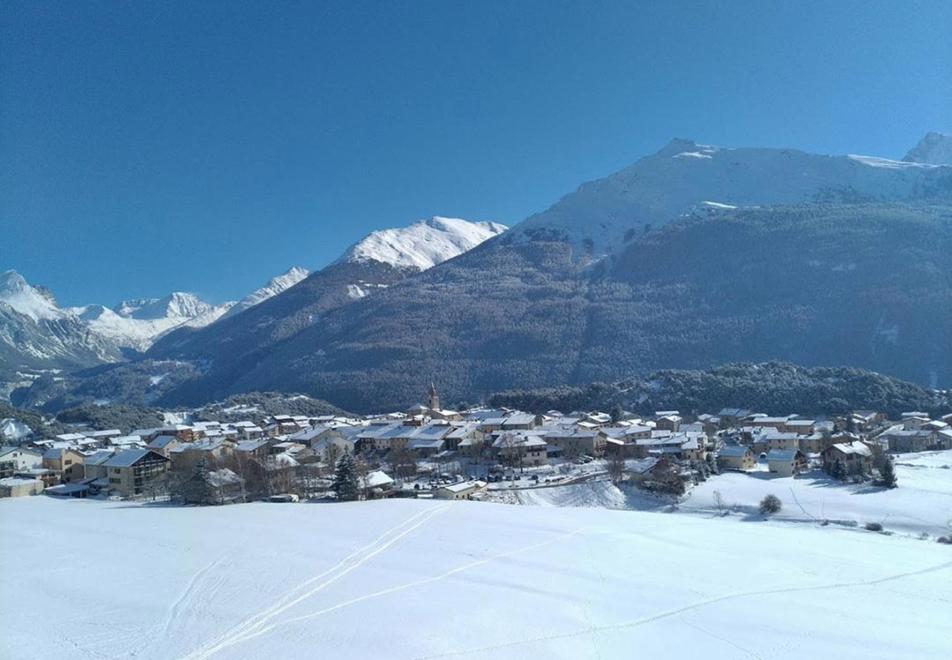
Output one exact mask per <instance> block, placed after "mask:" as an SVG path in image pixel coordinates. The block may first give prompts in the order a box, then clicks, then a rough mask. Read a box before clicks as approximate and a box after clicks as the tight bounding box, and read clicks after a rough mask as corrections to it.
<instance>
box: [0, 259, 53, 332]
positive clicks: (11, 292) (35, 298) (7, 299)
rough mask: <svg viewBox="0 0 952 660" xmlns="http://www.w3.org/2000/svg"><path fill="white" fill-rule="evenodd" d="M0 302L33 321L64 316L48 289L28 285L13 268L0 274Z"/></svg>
mask: <svg viewBox="0 0 952 660" xmlns="http://www.w3.org/2000/svg"><path fill="white" fill-rule="evenodd" d="M0 303H5V304H7V305H9V306H10V307H12V308H13V309H14V310H16V311H17V312H18V313H20V314H23V315H25V316H29V317H30V318H31V319H33V320H34V321H39V320H40V319H61V318H63V317H64V316H66V314H65V312H63V311H62V310H61V309H60V308H59V307H58V306H57V304H56V299H55V298H54V297H53V295H52V293H50V291H49V290H48V289H44V288H41V287H34V286H32V285H30V283H29V282H27V281H26V280H25V279H24V278H23V276H22V275H20V274H19V273H18V272H16V271H15V270H8V271H5V272H4V273H2V274H0Z"/></svg>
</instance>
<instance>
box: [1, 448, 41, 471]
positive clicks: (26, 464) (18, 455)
mask: <svg viewBox="0 0 952 660" xmlns="http://www.w3.org/2000/svg"><path fill="white" fill-rule="evenodd" d="M42 464H43V454H42V453H40V452H38V451H35V450H33V449H30V448H28V447H0V478H4V477H12V476H13V475H14V473H16V472H21V471H23V470H30V469H33V468H38V467H40V466H41V465H42Z"/></svg>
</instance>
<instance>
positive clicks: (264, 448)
mask: <svg viewBox="0 0 952 660" xmlns="http://www.w3.org/2000/svg"><path fill="white" fill-rule="evenodd" d="M270 453H271V445H269V444H268V441H267V439H265V438H257V439H255V440H239V441H238V442H237V443H235V454H236V455H237V456H238V457H239V458H243V459H251V458H255V459H258V460H264V459H266V458H267V457H268V454H270Z"/></svg>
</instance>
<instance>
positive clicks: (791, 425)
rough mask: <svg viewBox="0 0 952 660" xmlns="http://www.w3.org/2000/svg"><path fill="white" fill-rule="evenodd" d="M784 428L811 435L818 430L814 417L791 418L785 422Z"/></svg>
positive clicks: (792, 431) (790, 431)
mask: <svg viewBox="0 0 952 660" xmlns="http://www.w3.org/2000/svg"><path fill="white" fill-rule="evenodd" d="M783 430H784V431H786V432H787V433H796V434H797V435H810V434H811V433H813V431H814V430H816V421H815V420H812V419H791V420H789V421H788V422H787V423H786V424H784V427H783Z"/></svg>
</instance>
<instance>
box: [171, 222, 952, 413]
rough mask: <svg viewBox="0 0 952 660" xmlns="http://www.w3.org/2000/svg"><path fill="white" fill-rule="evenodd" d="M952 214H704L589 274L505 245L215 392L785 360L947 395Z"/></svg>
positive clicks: (362, 398) (503, 380) (378, 397)
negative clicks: (863, 371) (875, 374)
mask: <svg viewBox="0 0 952 660" xmlns="http://www.w3.org/2000/svg"><path fill="white" fill-rule="evenodd" d="M950 249H952V211H950V210H949V209H948V208H946V207H924V206H907V205H883V204H861V205H842V206H841V205H804V206H795V207H777V208H763V209H750V210H736V211H717V212H713V213H711V212H704V213H703V214H698V215H695V216H691V217H688V218H684V219H682V220H681V221H679V222H677V223H674V224H673V225H671V226H669V227H667V228H663V229H660V230H658V231H655V232H650V233H648V234H643V235H641V236H639V237H638V238H637V239H636V240H635V241H634V243H633V244H632V245H630V246H629V248H628V249H626V250H625V251H623V252H621V253H620V254H619V255H618V256H617V258H616V259H613V260H609V261H605V262H604V263H602V264H600V265H598V266H596V267H590V268H582V267H581V266H580V263H579V261H578V260H577V259H576V258H575V256H577V255H575V254H574V253H573V251H572V247H571V245H570V244H568V243H565V242H562V241H548V240H534V241H529V242H522V241H514V240H511V237H510V236H503V237H501V238H499V239H496V240H494V241H490V242H488V243H486V244H484V245H482V246H480V247H479V248H476V249H475V250H472V251H471V252H469V253H467V254H465V255H462V256H461V257H459V258H457V259H455V260H453V261H451V262H447V263H445V264H443V265H441V266H439V267H436V268H434V269H431V270H429V271H426V272H425V273H422V274H420V275H418V276H416V277H414V278H412V279H410V280H406V281H404V282H402V283H399V284H397V285H394V286H392V287H390V288H389V289H387V290H385V291H381V292H380V293H379V294H377V295H376V296H373V297H371V298H368V299H367V300H362V301H360V302H359V303H358V304H354V305H349V306H346V307H342V308H339V309H336V310H331V311H330V312H328V313H327V314H326V315H325V316H324V317H323V318H322V322H321V323H320V324H315V325H312V326H310V327H308V328H306V329H304V330H302V331H301V332H300V333H298V334H297V335H295V336H293V337H290V338H289V339H287V340H286V341H284V342H281V343H280V344H277V345H275V346H274V348H273V349H272V350H270V351H268V352H267V354H265V355H262V356H261V358H260V360H257V361H256V362H255V364H254V365H249V366H250V368H247V369H243V370H241V371H240V372H235V373H234V374H232V376H233V378H229V379H228V380H227V381H219V380H215V379H214V378H213V379H212V380H210V381H208V380H205V381H204V382H203V380H202V379H199V380H198V381H196V382H195V383H190V384H189V385H188V388H189V389H187V390H186V389H185V388H182V389H180V390H178V391H177V392H170V393H169V395H168V396H169V398H168V399H166V401H167V402H168V403H177V402H178V400H177V398H176V397H177V396H178V394H179V393H182V394H183V395H186V394H187V396H185V398H184V399H183V400H185V401H187V400H188V396H192V395H194V396H197V397H201V396H206V395H207V394H206V393H208V392H211V393H212V394H213V398H220V397H221V396H222V395H224V394H228V393H230V392H237V391H242V390H268V389H282V390H288V391H302V392H307V393H309V394H311V395H313V396H317V397H319V398H325V399H328V400H330V401H331V402H333V403H335V404H337V405H340V406H341V407H343V408H346V409H349V410H355V411H358V412H359V411H366V410H372V409H379V408H387V407H402V406H406V405H409V404H412V403H413V402H415V401H416V399H417V398H419V396H420V392H421V391H422V383H425V382H427V381H428V380H429V379H430V378H434V379H435V380H436V382H437V384H438V386H439V387H440V389H441V390H442V391H443V393H444V397H445V398H446V399H447V400H448V401H459V400H463V399H465V400H469V401H473V400H475V399H478V398H481V397H483V396H486V395H488V394H490V393H492V392H497V391H499V390H502V389H507V388H512V387H519V388H526V387H528V388H532V387H544V386H552V385H558V384H585V383H590V382H594V381H614V380H619V379H622V378H625V377H629V376H631V375H632V374H639V373H640V374H644V373H648V372H650V371H653V370H657V369H661V368H690V369H694V368H708V367H711V366H714V365H717V364H721V363H725V362H735V361H768V360H774V359H780V360H787V361H791V362H796V363H798V364H803V365H806V366H811V365H842V364H849V365H853V366H858V367H863V368H868V369H873V370H875V371H880V372H883V373H887V374H890V375H896V376H900V377H904V378H906V379H908V380H912V381H914V382H918V383H921V384H925V385H943V384H948V383H949V382H950V380H952V350H950V347H949V345H948V342H947V341H946V338H947V337H948V336H949V335H950V334H952V311H950V310H952V305H950V304H949V302H950V297H952V284H950V282H952V262H950V261H949V260H948V258H947V255H948V254H949V252H950Z"/></svg>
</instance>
